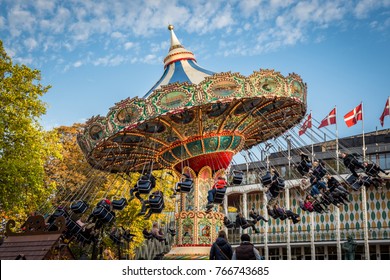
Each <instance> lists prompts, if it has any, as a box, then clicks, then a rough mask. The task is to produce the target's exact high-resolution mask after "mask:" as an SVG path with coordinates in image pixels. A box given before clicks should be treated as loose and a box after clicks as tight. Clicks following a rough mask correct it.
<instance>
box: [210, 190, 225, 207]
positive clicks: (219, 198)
mask: <svg viewBox="0 0 390 280" xmlns="http://www.w3.org/2000/svg"><path fill="white" fill-rule="evenodd" d="M225 193H226V188H223V189H216V191H215V195H214V201H213V203H214V204H221V203H222V202H223V199H224V198H225Z"/></svg>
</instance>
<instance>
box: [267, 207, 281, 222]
mask: <svg viewBox="0 0 390 280" xmlns="http://www.w3.org/2000/svg"><path fill="white" fill-rule="evenodd" d="M267 213H268V216H270V217H272V218H273V219H275V220H276V219H279V215H278V213H277V212H276V210H275V209H274V208H272V207H271V205H267Z"/></svg>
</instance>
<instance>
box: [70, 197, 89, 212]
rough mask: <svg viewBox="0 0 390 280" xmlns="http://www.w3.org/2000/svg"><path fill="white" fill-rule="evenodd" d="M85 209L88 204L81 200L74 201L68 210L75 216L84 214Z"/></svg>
mask: <svg viewBox="0 0 390 280" xmlns="http://www.w3.org/2000/svg"><path fill="white" fill-rule="evenodd" d="M87 209H88V204H87V203H86V202H85V201H83V200H79V201H76V202H74V203H73V204H72V205H71V206H70V210H72V211H73V213H75V214H84V213H85V211H87Z"/></svg>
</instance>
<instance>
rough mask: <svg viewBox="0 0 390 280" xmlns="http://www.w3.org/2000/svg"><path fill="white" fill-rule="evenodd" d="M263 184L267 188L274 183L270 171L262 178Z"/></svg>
mask: <svg viewBox="0 0 390 280" xmlns="http://www.w3.org/2000/svg"><path fill="white" fill-rule="evenodd" d="M261 183H262V184H263V186H267V185H269V184H271V183H272V177H271V173H270V172H269V171H267V173H266V174H265V175H264V176H262V177H261Z"/></svg>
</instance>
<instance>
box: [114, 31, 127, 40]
mask: <svg viewBox="0 0 390 280" xmlns="http://www.w3.org/2000/svg"><path fill="white" fill-rule="evenodd" d="M111 37H112V38H114V39H124V38H126V36H125V35H124V34H122V32H119V31H114V32H112V33H111Z"/></svg>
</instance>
